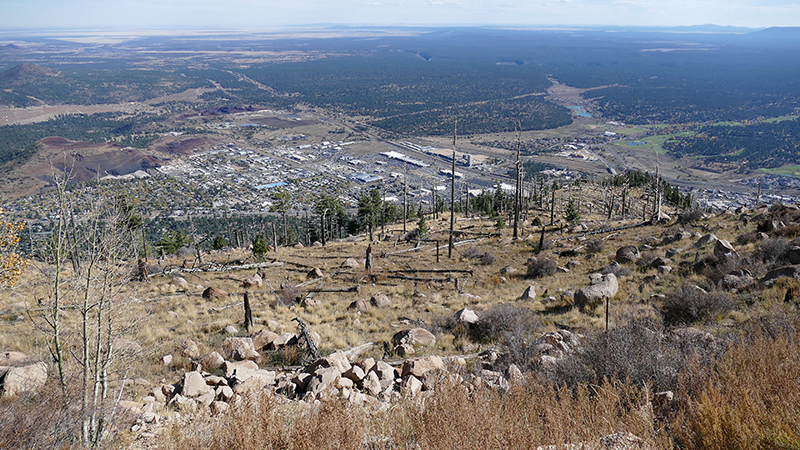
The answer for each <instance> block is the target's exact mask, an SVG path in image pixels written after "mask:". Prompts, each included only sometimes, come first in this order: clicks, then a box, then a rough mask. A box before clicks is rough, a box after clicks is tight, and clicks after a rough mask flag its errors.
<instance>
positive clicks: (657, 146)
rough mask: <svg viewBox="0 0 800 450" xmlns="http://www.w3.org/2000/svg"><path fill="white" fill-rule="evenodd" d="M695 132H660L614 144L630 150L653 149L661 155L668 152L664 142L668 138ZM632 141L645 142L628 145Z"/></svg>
mask: <svg viewBox="0 0 800 450" xmlns="http://www.w3.org/2000/svg"><path fill="white" fill-rule="evenodd" d="M693 134H694V133H693V132H689V131H687V132H684V133H675V134H659V135H655V136H647V137H645V138H643V139H639V140H626V141H619V142H615V143H614V145H616V146H617V147H620V148H625V149H628V150H631V149H637V150H642V151H651V152H656V153H658V154H659V155H663V154H666V150H664V143H665V142H667V141H668V140H670V139H672V138H673V137H677V136H691V135H693ZM631 142H645V144H641V145H628V143H631Z"/></svg>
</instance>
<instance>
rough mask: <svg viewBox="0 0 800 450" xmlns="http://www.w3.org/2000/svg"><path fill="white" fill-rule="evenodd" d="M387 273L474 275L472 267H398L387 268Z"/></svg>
mask: <svg viewBox="0 0 800 450" xmlns="http://www.w3.org/2000/svg"><path fill="white" fill-rule="evenodd" d="M386 273H468V274H470V275H472V269H397V270H387V271H386Z"/></svg>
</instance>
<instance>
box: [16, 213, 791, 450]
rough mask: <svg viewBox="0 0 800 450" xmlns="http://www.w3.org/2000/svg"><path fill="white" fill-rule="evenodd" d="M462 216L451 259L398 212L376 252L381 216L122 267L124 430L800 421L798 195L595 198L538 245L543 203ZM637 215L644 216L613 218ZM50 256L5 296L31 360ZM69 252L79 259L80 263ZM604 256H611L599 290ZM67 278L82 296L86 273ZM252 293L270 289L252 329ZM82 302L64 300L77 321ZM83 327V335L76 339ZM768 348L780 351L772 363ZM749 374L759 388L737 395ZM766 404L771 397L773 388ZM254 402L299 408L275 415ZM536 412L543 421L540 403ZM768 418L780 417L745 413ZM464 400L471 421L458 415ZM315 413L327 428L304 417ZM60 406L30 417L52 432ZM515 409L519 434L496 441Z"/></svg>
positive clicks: (598, 431) (733, 436)
mask: <svg viewBox="0 0 800 450" xmlns="http://www.w3.org/2000/svg"><path fill="white" fill-rule="evenodd" d="M428 223H429V226H430V228H431V234H430V236H429V238H430V239H434V240H437V241H438V242H439V243H444V242H446V240H447V232H446V228H447V226H448V225H447V224H448V216H447V215H444V216H443V217H441V218H440V220H435V219H434V218H432V217H431V218H429V221H428ZM457 224H458V225H457V229H458V230H460V232H459V234H458V239H457V241H458V242H457V246H456V247H455V249H454V253H453V258H447V248H446V246H444V247H443V248H441V249H440V250H439V256H438V259H439V261H437V252H436V249H435V246H434V245H433V244H432V243H430V242H428V243H423V244H415V243H414V242H406V241H405V240H403V239H398V238H397V237H398V236H400V235H399V234H396V233H395V232H397V231H399V228H400V227H399V226H398V225H394V226H392V227H391V228H390V229H389V230H387V233H386V238H385V239H381V240H376V241H374V242H371V251H372V267H371V270H369V271H368V270H367V269H366V268H365V260H364V256H365V255H366V250H367V245H368V244H370V242H368V241H367V240H366V239H365V236H363V235H362V236H359V237H356V238H351V239H347V240H338V241H332V242H329V243H328V245H326V246H325V247H322V246H319V245H315V246H312V247H308V248H304V247H302V246H299V245H297V246H294V247H282V248H279V249H278V250H277V251H274V252H273V251H269V252H268V253H266V254H265V255H264V259H263V260H262V261H263V262H259V261H258V260H256V259H253V256H252V253H251V252H250V251H249V250H247V249H228V250H224V251H222V252H212V253H208V254H206V255H204V256H203V260H202V264H200V263H199V262H198V261H195V262H194V263H192V262H191V258H192V256H189V255H191V253H185V254H186V255H187V256H184V257H178V258H166V259H163V260H159V261H158V265H156V262H155V261H153V260H151V262H150V265H148V266H147V270H148V273H149V274H150V275H151V276H149V277H148V280H147V281H146V282H145V281H130V282H128V281H126V282H124V283H122V284H116V285H115V286H117V288H115V289H119V293H118V294H117V295H116V298H117V300H114V301H115V302H116V306H115V307H114V309H113V311H114V313H113V314H114V323H115V324H116V325H115V327H116V329H117V335H116V336H117V340H116V341H115V346H116V347H117V348H118V349H119V350H120V351H121V352H122V353H120V354H119V355H120V357H121V358H122V359H120V360H117V361H116V362H115V364H119V365H115V369H113V374H112V376H111V380H112V381H111V386H112V387H115V388H120V387H121V380H122V379H130V380H135V382H133V383H132V384H131V383H129V384H128V385H127V387H126V388H125V389H124V397H125V398H126V399H128V400H127V401H125V402H123V403H122V404H121V407H123V408H124V411H125V414H122V415H121V416H119V417H118V420H119V422H118V424H119V426H120V427H121V428H120V429H119V431H118V434H116V437H115V440H114V443H115V444H114V445H119V446H123V447H132V448H201V447H203V448H207V446H211V447H212V448H213V447H214V445H219V446H220V447H227V448H229V447H230V446H238V447H242V448H261V447H263V446H264V445H265V444H264V443H265V442H272V443H277V442H285V441H287V440H288V441H291V442H295V443H297V446H298V447H300V448H307V447H306V445H308V446H312V445H314V446H317V448H318V447H322V448H333V447H337V448H376V447H377V448H394V447H396V446H402V447H405V446H407V445H413V444H414V443H421V444H420V445H422V446H423V447H425V448H468V447H476V448H477V447H481V448H511V447H513V448H537V446H539V445H549V444H559V443H565V442H599V443H600V444H602V443H603V442H606V443H608V442H617V444H614V445H617V446H616V447H614V446H607V447H604V448H631V447H620V446H619V445H622V444H620V443H619V442H628V445H636V446H638V447H634V448H672V446H673V445H674V444H675V443H676V442H682V443H683V444H684V445H686V446H687V447H688V448H748V447H750V445H751V444H753V445H755V444H754V442H762V441H763V440H766V442H778V443H792V442H797V439H798V437H797V436H796V435H795V434H793V433H794V431H793V430H796V429H797V427H796V425H797V424H798V423H799V422H798V421H799V420H800V411H798V410H797V404H798V403H797V402H796V401H794V396H793V395H788V396H785V395H778V396H776V395H775V394H776V393H777V392H794V391H795V390H796V386H792V382H791V381H789V380H795V379H796V378H797V376H798V375H800V366H798V364H797V361H798V358H797V356H800V355H796V348H797V347H796V345H793V344H790V343H791V342H794V340H795V339H797V337H798V336H797V330H798V328H797V327H798V318H800V315H799V313H798V299H800V283H798V281H797V277H798V267H799V266H797V265H792V264H797V263H798V262H799V261H798V250H800V247H798V246H797V245H798V239H797V237H798V234H800V208H798V207H797V206H795V205H772V206H767V205H761V206H758V207H756V208H754V209H751V210H747V211H740V212H737V213H736V214H731V213H728V214H721V215H703V214H701V213H698V212H694V211H693V212H691V213H687V214H685V215H683V216H681V217H680V218H679V220H677V221H676V220H671V221H668V222H664V223H660V224H637V223H636V222H635V221H631V220H627V221H606V220H602V219H600V218H591V219H590V220H584V221H583V222H582V224H581V225H579V226H576V227H574V228H571V229H565V230H564V231H563V232H556V233H551V234H548V237H547V239H546V240H545V248H544V249H543V250H542V251H541V252H540V253H537V252H536V250H537V248H538V245H539V244H538V243H539V236H538V233H537V231H538V229H539V228H538V227H532V226H530V225H529V224H526V225H525V226H524V227H523V233H522V236H525V237H524V238H523V239H519V240H514V239H512V238H511V237H510V236H509V233H510V230H508V229H505V230H502V232H501V234H500V235H496V234H495V232H496V228H495V226H494V224H495V221H493V220H485V219H480V218H459V220H458V221H457ZM624 224H630V225H636V226H632V227H630V228H623V229H617V230H615V231H604V230H611V229H612V228H617V227H618V226H620V225H624ZM412 228H416V227H415V226H414V225H412ZM593 232H594V233H595V234H587V233H593ZM37 266H39V267H40V268H39V269H38V270H36V269H30V270H29V271H28V272H27V273H26V275H25V278H24V280H23V281H22V282H21V283H20V284H19V286H23V287H24V288H21V289H16V290H12V291H10V292H8V295H7V296H6V300H5V302H4V305H3V306H2V309H3V310H4V311H5V312H4V314H5V318H6V320H7V326H5V327H4V334H3V342H4V343H5V350H14V351H22V352H25V353H26V354H28V355H31V357H32V358H34V359H36V358H43V357H44V355H46V354H47V350H46V348H45V347H44V344H45V343H46V342H47V341H46V340H45V337H46V333H45V335H42V334H41V333H40V332H37V331H35V330H34V328H33V327H32V324H31V322H30V320H31V319H33V321H34V322H40V321H41V320H42V318H43V316H46V315H47V314H48V312H47V311H48V309H47V305H48V299H49V298H51V297H50V294H48V292H49V291H48V285H49V284H50V283H52V275H50V278H48V275H47V274H52V273H53V272H52V270H53V268H52V267H50V266H47V265H45V264H41V263H37ZM237 267H238V269H237ZM133 269H134V267H132V266H130V265H125V266H121V267H120V270H124V271H129V270H133ZM63 271H64V275H65V276H66V277H68V278H70V277H72V275H71V269H70V268H69V267H63ZM595 273H604V274H607V275H604V276H603V277H600V278H597V279H596V280H595V283H596V284H595V285H593V287H592V288H591V289H589V286H590V280H589V279H590V275H591V274H595ZM256 274H258V277H256ZM601 278H602V279H601ZM611 281H613V283H611ZM612 284H613V286H612ZM211 287H213V288H214V289H217V290H218V291H216V292H214V291H213V289H212V290H211V291H209V288H211ZM528 287H531V288H530V289H528ZM601 287H602V290H601ZM604 289H609V290H604ZM594 291H596V292H601V294H600V296H599V297H594V296H593V295H594V294H592V292H594ZM64 295H65V296H64V301H66V302H68V303H69V302H70V301H71V300H69V298H70V296H71V295H72V294H70V293H66V294H64ZM606 297H608V298H609V300H610V301H609V303H608V304H606V302H605V301H604V298H606ZM245 299H246V300H245ZM74 301H76V302H77V301H79V298H77V297H76V298H75V300H74ZM243 301H247V302H248V303H249V305H250V306H251V308H252V323H253V325H252V327H251V328H250V329H249V330H247V329H246V328H245V327H244V325H243V323H242V320H243V317H244V312H243ZM26 310H28V311H29V312H28V313H25V311H26ZM457 312H458V314H457ZM295 317H297V318H300V319H301V320H302V321H303V322H304V323H305V324H307V325H308V327H309V328H310V329H311V339H312V340H314V342H315V344H316V348H317V349H318V350H319V352H320V353H321V355H323V356H325V355H327V356H326V357H325V358H323V359H320V360H318V361H317V362H314V363H313V364H311V363H312V362H313V361H314V358H311V357H310V355H309V353H308V352H309V351H311V349H309V348H308V347H307V346H305V345H304V344H303V342H304V340H305V338H304V335H303V333H302V330H301V328H298V326H297V324H296V323H295V322H294V321H293V319H294V318H295ZM79 319H80V317H79V316H78V315H77V314H75V313H70V312H68V310H65V312H64V317H63V318H62V320H63V321H64V322H63V326H65V327H73V326H77V325H78V324H79V323H80V320H79ZM606 327H607V328H606ZM408 330H412V331H408ZM606 330H607V331H606ZM76 337H78V336H75V335H71V337H68V339H69V340H70V342H75V344H78V342H79V341H76V340H75V338H76ZM239 338H244V339H239ZM369 343H373V344H374V345H368V344H369ZM382 343H385V344H382ZM70 345H72V344H70ZM248 348H249V349H248ZM338 350H342V351H346V352H347V353H344V354H342V353H336V351H338ZM215 352H216V353H215ZM348 357H349V358H348ZM342 358H344V359H342ZM237 360H241V361H240V362H236V361H237ZM248 361H249V362H248ZM404 361H406V362H404ZM408 361H417V362H416V363H411V362H408ZM309 364H311V365H310V366H309ZM415 364H416V365H415ZM756 365H757V366H758V367H760V368H761V369H763V372H762V371H753V370H752V367H756ZM50 367H51V370H55V367H53V366H52V365H51V366H50ZM355 367H359V368H358V369H355ZM395 370H396V371H397V372H395ZM426 373H427V374H428V375H426ZM237 374H238V375H237ZM370 374H375V375H374V376H373V375H370ZM745 374H748V375H747V376H745ZM367 375H369V376H367ZM732 376H734V377H738V378H735V379H736V380H737V382H735V383H734V382H732V381H733V380H732V379H731V378H730V377H732ZM53 378H54V377H53V376H51V377H50V380H51V382H52V381H54V380H53ZM199 380H201V381H200V384H199V385H197V384H195V383H197V382H198V381H199ZM368 380H374V381H368ZM767 380H769V381H767ZM370 383H372V384H370ZM375 383H377V384H375ZM207 385H213V386H215V388H214V390H210V391H209V390H208V388H205V387H203V386H207ZM69 386H70V387H71V388H72V387H76V388H77V385H76V384H75V382H70V383H69ZM559 386H562V387H561V388H559ZM226 388H233V390H231V391H230V392H229V390H226ZM560 389H567V391H561V390H560ZM48 392H50V391H48ZM258 392H263V394H262V396H259V395H258V394H257V393H258ZM567 392H570V393H572V394H571V395H568V396H567V398H566V399H565V398H564V397H562V395H564V394H565V393H567ZM592 392H594V394H592ZM741 392H748V395H750V396H752V398H754V399H755V400H754V402H755V403H752V404H747V405H745V406H743V405H742V404H741V403H735V402H734V401H732V400H734V399H735V398H738V397H737V396H738V395H740V393H741ZM178 393H180V394H179V395H177V394H178ZM654 393H658V394H654ZM531 397H535V398H537V399H539V401H537V402H530V401H529V400H530V398H531ZM37 398H38V397H37V396H36V395H34V396H33V397H30V398H28V397H23V400H20V401H18V402H17V403H8V402H6V403H3V407H4V408H10V409H7V410H6V411H10V412H11V415H9V414H8V413H4V414H3V415H2V417H4V418H8V417H17V416H15V414H20V413H21V412H22V411H25V409H15V408H35V407H36V405H44V404H45V403H40V400H37ZM567 399H569V400H567ZM728 399H731V401H728ZM26 401H30V402H32V403H25V402H26ZM317 401H319V402H317ZM20 402H21V403H20ZM26 404H27V405H28V406H24V405H26ZM766 404H769V405H772V406H769V407H768V406H760V405H766ZM20 405H23V406H20ZM204 405H206V406H204ZM208 405H210V406H208ZM209 408H210V409H209ZM709 409H711V410H713V411H715V414H714V416H713V417H719V418H727V417H731V418H734V417H735V419H731V420H732V421H735V422H731V423H730V424H729V425H730V426H731V427H733V428H730V429H727V428H726V429H724V430H722V431H720V430H718V428H717V427H718V425H715V422H714V420H715V419H713V418H712V417H709V416H708V415H706V414H704V411H708V410H709ZM256 410H258V411H261V412H260V413H256V412H255V411H256ZM15 411H16V413H15ZM194 411H196V412H194ZM208 411H211V412H212V413H213V416H212V417H209V416H208V413H207V412H208ZM454 411H457V412H458V413H457V414H454ZM776 411H780V414H775V412H776ZM176 412H180V414H176ZM128 414H130V415H128ZM253 414H263V415H264V416H263V417H267V418H268V420H267V423H274V422H273V421H276V420H279V421H283V420H288V422H287V423H286V424H285V425H284V426H281V427H277V428H276V427H269V426H266V427H265V425H266V424H265V423H261V422H259V421H253V420H252V419H253V416H252V415H253ZM526 415H531V416H530V417H531V419H529V420H532V421H529V422H525V421H522V418H523V417H525V416H526ZM537 417H538V419H535V420H534V419H533V418H537ZM767 417H769V419H768V420H769V423H768V425H761V426H759V425H748V424H749V423H751V422H750V421H751V420H752V421H754V422H756V423H763V422H758V421H764V420H767V419H766V418H767ZM5 420H8V419H5ZM720 420H723V419H720ZM453 421H455V423H457V424H458V426H459V427H464V428H463V429H468V430H469V432H468V433H466V434H465V433H455V430H456V429H458V428H456V429H454V428H453V423H454V422H453ZM607 421H610V422H607ZM281 423H283V422H281ZM312 423H313V424H314V425H313V428H312V429H313V430H315V431H312V432H310V434H304V432H303V431H302V430H303V429H304V427H305V426H310V424H312ZM444 423H449V424H450V425H448V426H445V425H444ZM571 423H572V424H575V425H568V424H571ZM3 424H4V426H3V427H2V429H5V430H8V429H11V428H9V427H8V426H5V425H6V424H7V423H5V422H4V423H3ZM201 424H202V425H201ZM379 424H382V425H379ZM51 425H52V422H44V423H42V424H41V426H42V427H44V428H30V429H27V434H23V435H19V434H18V435H17V436H29V437H28V438H26V439H44V440H43V441H42V442H47V438H45V437H44V436H45V431H46V429H47V427H48V426H51ZM231 427H235V428H234V429H236V430H237V431H236V432H235V433H234V434H233V435H232V434H231V433H230V430H231ZM193 429H196V430H200V429H204V430H208V431H207V432H206V433H205V434H200V433H195V432H193V431H191V430H193ZM498 430H503V431H502V433H503V436H504V437H502V438H498V439H499V440H498V441H494V440H492V438H491V437H490V436H492V435H493V434H494V433H496V432H497V431H498ZM537 430H539V431H537ZM543 430H550V431H547V432H545V431H543ZM714 430H716V431H714ZM712 431H713V433H712ZM5 436H7V435H4V437H5ZM167 436H169V439H165V437H167ZM9 439H10V437H9ZM486 439H489V441H486ZM740 439H744V441H740ZM167 440H168V441H170V442H169V443H168V442H167ZM8 442H11V441H8ZM366 442H384V443H385V444H381V445H376V446H371V445H367V444H366ZM734 442H745V444H744V445H743V446H742V447H735V446H731V444H732V443H734ZM215 443H216V444H215ZM334 443H335V444H334ZM593 445H594V444H593ZM602 445H605V444H602ZM609 445H610V444H609ZM776 445H778V444H776ZM781 445H783V444H781ZM787 445H789V444H787ZM751 448H752V447H751Z"/></svg>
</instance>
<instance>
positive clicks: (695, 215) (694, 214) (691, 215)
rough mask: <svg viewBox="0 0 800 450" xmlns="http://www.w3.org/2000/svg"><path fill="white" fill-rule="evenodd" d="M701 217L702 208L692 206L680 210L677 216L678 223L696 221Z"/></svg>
mask: <svg viewBox="0 0 800 450" xmlns="http://www.w3.org/2000/svg"><path fill="white" fill-rule="evenodd" d="M702 218H703V210H702V209H701V208H692V209H688V210H686V211H684V212H682V213H681V214H680V215H679V216H678V223H681V224H687V223H692V222H696V221H698V220H700V219H702Z"/></svg>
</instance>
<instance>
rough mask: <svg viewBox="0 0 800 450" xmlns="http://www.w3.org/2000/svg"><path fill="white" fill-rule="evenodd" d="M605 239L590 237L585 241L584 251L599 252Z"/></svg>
mask: <svg viewBox="0 0 800 450" xmlns="http://www.w3.org/2000/svg"><path fill="white" fill-rule="evenodd" d="M605 243H606V241H604V240H602V239H592V240H591V241H589V242H587V243H586V253H600V252H602V251H603V248H604V247H605Z"/></svg>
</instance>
